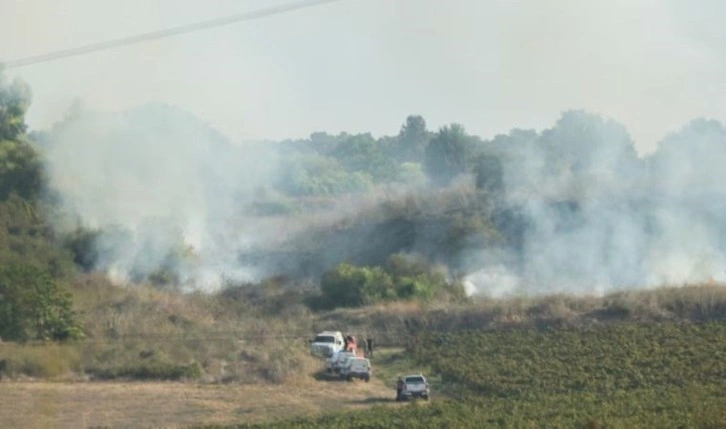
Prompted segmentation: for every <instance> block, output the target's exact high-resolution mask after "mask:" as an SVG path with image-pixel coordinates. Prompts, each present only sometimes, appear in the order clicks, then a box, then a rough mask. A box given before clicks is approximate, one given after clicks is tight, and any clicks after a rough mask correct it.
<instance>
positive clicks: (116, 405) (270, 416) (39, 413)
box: [0, 379, 393, 429]
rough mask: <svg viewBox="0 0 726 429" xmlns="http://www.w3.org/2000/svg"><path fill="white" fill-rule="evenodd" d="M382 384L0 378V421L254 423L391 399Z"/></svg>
mask: <svg viewBox="0 0 726 429" xmlns="http://www.w3.org/2000/svg"><path fill="white" fill-rule="evenodd" d="M392 397H393V395H392V394H391V390H390V388H386V387H385V386H384V385H383V383H382V382H380V381H379V380H376V379H373V380H371V382H370V383H362V382H352V383H345V382H337V381H330V382H324V381H313V380H311V379H307V380H305V381H301V382H299V383H291V384H287V385H284V386H271V385H237V384H215V385H208V384H192V383H48V382H1V383H0V404H2V406H1V407H0V422H2V426H3V427H13V428H26V429H36V428H38V429H39V428H55V429H64V428H69V429H70V428H73V429H81V428H92V427H107V428H142V427H143V428H152V427H153V428H181V427H187V426H191V425H195V424H233V423H243V422H262V421H269V420H274V419H282V418H285V417H291V416H298V415H317V414H320V413H322V412H326V411H333V410H335V411H339V410H347V409H355V408H361V407H365V406H367V405H369V404H372V403H386V402H392V400H391V399H392Z"/></svg>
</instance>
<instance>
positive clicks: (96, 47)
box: [0, 0, 341, 69]
mask: <svg viewBox="0 0 726 429" xmlns="http://www.w3.org/2000/svg"><path fill="white" fill-rule="evenodd" d="M338 1H341V0H303V1H299V2H296V3H289V4H283V5H279V6H273V7H268V8H265V9H258V10H255V11H252V12H245V13H239V14H235V15H230V16H226V17H222V18H216V19H212V20H209V21H203V22H197V23H194V24H187V25H182V26H179V27H172V28H167V29H165V30H159V31H153V32H150V33H143V34H137V35H135V36H127V37H123V38H120V39H115V40H108V41H105V42H98V43H91V44H89V45H85V46H79V47H77V48H71V49H64V50H61V51H55V52H49V53H47V54H42V55H36V56H32V57H26V58H20V59H17V60H13V61H8V62H6V63H0V68H6V69H11V68H17V67H24V66H29V65H31V64H38V63H43V62H47V61H53V60H58V59H61V58H68V57H73V56H78V55H84V54H88V53H91V52H98V51H105V50H109V49H114V48H119V47H122V46H128V45H133V44H137V43H143V42H148V41H151V40H157V39H162V38H165V37H171V36H176V35H179V34H185V33H191V32H195V31H201V30H206V29H209V28H214V27H220V26H223V25H229V24H234V23H237V22H242V21H251V20H254V19H260V18H265V17H268V16H272V15H278V14H282V13H286V12H291V11H294V10H298V9H303V8H307V7H313V6H319V5H322V4H325V3H334V2H338Z"/></svg>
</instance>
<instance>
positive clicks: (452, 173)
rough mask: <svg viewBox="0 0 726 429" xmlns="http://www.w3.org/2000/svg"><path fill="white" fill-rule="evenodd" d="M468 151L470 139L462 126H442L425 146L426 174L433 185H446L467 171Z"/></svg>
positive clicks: (469, 149)
mask: <svg viewBox="0 0 726 429" xmlns="http://www.w3.org/2000/svg"><path fill="white" fill-rule="evenodd" d="M470 151H471V137H469V136H468V135H467V134H466V132H465V130H464V127H463V126H461V125H459V124H451V125H448V126H444V127H442V128H441V129H440V130H439V132H438V133H436V135H435V136H434V138H433V139H431V141H430V142H429V144H428V146H426V158H425V168H426V173H427V174H428V175H429V177H430V178H431V180H432V181H433V182H434V183H435V184H438V185H446V184H448V183H449V182H451V180H452V179H453V178H455V177H456V176H458V175H460V174H462V173H465V172H467V171H468V168H469V153H470Z"/></svg>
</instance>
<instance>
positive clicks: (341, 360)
mask: <svg viewBox="0 0 726 429" xmlns="http://www.w3.org/2000/svg"><path fill="white" fill-rule="evenodd" d="M352 358H355V353H353V352H343V351H340V352H335V353H334V354H333V356H331V357H329V358H328V359H327V360H326V361H325V372H327V373H334V374H340V370H341V369H342V368H343V367H344V366H345V365H346V363H347V361H348V360H349V359H352Z"/></svg>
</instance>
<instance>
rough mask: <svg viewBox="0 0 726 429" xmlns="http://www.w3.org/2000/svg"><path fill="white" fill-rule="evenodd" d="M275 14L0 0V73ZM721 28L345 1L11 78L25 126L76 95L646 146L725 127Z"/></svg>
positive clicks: (665, 2) (672, 20) (226, 123)
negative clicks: (2, 64) (588, 132)
mask: <svg viewBox="0 0 726 429" xmlns="http://www.w3.org/2000/svg"><path fill="white" fill-rule="evenodd" d="M293 1H294V0H289V2H293ZM282 3H287V2H285V1H278V0H274V1H273V0H267V1H265V0H204V1H201V0H155V1H149V0H124V1H118V0H115V1H111V0H63V1H58V0H0V40H1V41H2V42H1V43H0V61H2V60H14V59H19V58H22V57H27V56H32V55H36V54H43V53H47V52H50V51H55V50H60V49H66V48H72V47H76V46H79V45H84V44H88V43H93V42H98V41H104V40H108V39H113V38H117V37H123V36H128V35H133V34H137V33H142V32H147V31H154V30H159V29H163V28H168V27H174V26H178V25H183V24H189V23H193V22H197V21H201V20H207V19H212V18H216V17H221V16H225V15H229V14H236V13H241V12H246V11H251V10H254V9H259V8H265V7H269V6H272V5H276V4H282ZM724 22H726V2H724V1H722V0H691V1H686V0H602V1H595V0H592V1H588V0H546V1H545V0H508V1H507V0H343V1H340V2H337V3H332V4H327V5H322V6H318V7H314V8H309V9H304V10H299V11H294V12H290V13H287V14H283V15H277V16H274V17H269V18H264V19H261V20H256V21H249V22H243V23H239V24H236V25H230V26H225V27H220V28H216V29H212V30H206V31H202V32H197V33H191V34H186V35H182V36H176V37H173V38H170V39H163V40H158V41H153V42H150V43H145V44H141V45H134V46H128V47H124V48H119V49H114V50H111V51H106V52H100V53H94V54H89V55H85V56H82V57H74V58H68V59H63V60H59V61H54V62H48V63H44V64H37V65H33V66H28V67H23V68H17V69H12V70H8V74H10V75H11V76H20V77H22V78H23V79H24V80H26V81H27V82H28V83H29V84H30V85H31V86H32V89H33V93H34V103H33V106H32V108H31V111H30V113H29V115H28V122H29V123H30V125H31V127H34V128H43V127H46V126H48V125H50V124H52V123H53V122H55V121H57V120H59V119H60V118H61V117H62V116H63V114H64V112H65V111H66V109H67V108H68V106H69V105H70V104H71V103H72V102H73V100H74V99H76V98H80V99H82V100H84V101H85V102H86V103H87V104H88V105H90V106H92V107H95V108H99V109H105V110H122V109H126V108H129V107H132V106H135V105H138V104H141V103H146V102H150V101H162V102H166V103H169V104H172V105H175V106H178V107H180V108H183V109H185V110H188V111H190V112H192V113H193V114H195V115H197V116H198V117H200V118H201V119H203V120H204V121H207V122H208V123H210V124H212V125H213V126H215V127H216V128H218V129H219V130H220V131H221V132H223V133H224V134H226V135H227V136H229V137H231V138H232V139H234V140H242V139H259V138H274V139H278V138H285V137H304V136H307V135H309V134H310V133H311V132H314V131H319V130H326V131H330V132H337V131H343V130H345V131H350V132H358V131H372V132H373V133H374V135H381V134H392V133H395V132H397V131H398V127H399V126H400V124H401V123H402V122H403V120H404V118H405V117H406V115H408V114H411V113H419V114H422V115H423V116H424V117H425V118H426V119H427V121H428V122H429V124H430V125H431V127H433V128H435V127H438V126H439V125H442V124H444V123H448V122H452V121H455V122H460V123H463V124H464V125H465V126H466V127H467V129H468V130H469V131H470V132H473V133H476V134H479V135H481V136H483V137H490V136H492V135H494V134H497V133H500V132H506V131H508V130H509V129H510V128H512V127H533V128H537V129H541V128H543V127H548V126H551V125H552V124H553V122H554V121H555V120H556V119H557V117H558V116H559V114H560V112H561V111H562V110H565V109H571V108H584V109H588V110H591V111H594V112H598V113H602V114H605V115H608V116H611V117H613V118H615V119H617V120H619V121H621V122H623V123H624V124H626V126H627V127H628V129H629V130H630V132H631V134H632V135H633V137H634V139H635V140H636V144H637V146H638V149H639V150H640V151H642V152H647V151H650V150H652V149H653V147H654V144H655V143H656V142H657V141H658V140H659V139H660V138H662V137H663V135H665V134H666V133H667V132H670V131H673V130H676V129H677V128H679V127H680V126H681V125H683V123H685V122H686V121H688V120H690V119H692V118H693V117H696V116H707V117H712V118H716V119H720V120H722V121H723V120H726V102H725V100H726V26H724V25H723V23H724Z"/></svg>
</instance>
